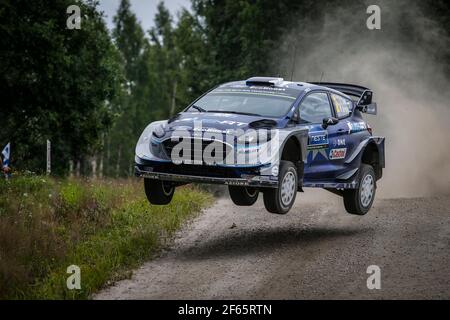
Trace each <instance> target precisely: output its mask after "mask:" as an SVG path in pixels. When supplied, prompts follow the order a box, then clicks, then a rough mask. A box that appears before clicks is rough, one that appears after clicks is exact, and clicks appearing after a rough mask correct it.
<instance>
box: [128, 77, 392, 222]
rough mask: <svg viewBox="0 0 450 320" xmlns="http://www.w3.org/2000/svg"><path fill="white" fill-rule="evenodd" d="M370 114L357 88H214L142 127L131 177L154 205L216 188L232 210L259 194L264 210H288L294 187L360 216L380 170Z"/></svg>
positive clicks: (268, 84)
mask: <svg viewBox="0 0 450 320" xmlns="http://www.w3.org/2000/svg"><path fill="white" fill-rule="evenodd" d="M350 97H353V98H350ZM376 110H377V107H376V104H375V103H373V102H372V91H371V90H370V89H367V88H364V87H361V86H356V85H350V84H336V83H304V82H290V81H284V80H283V79H281V78H268V77H254V78H250V79H247V80H245V81H237V82H230V83H226V84H222V85H219V86H217V87H215V88H213V89H212V90H210V91H208V92H207V93H205V94H204V95H203V96H201V97H199V98H198V99H197V100H195V101H194V102H193V103H192V104H190V105H189V106H188V107H187V108H186V109H185V110H184V111H183V112H180V113H178V114H176V115H175V116H174V117H172V118H171V119H169V120H163V121H156V122H153V123H151V124H149V125H148V126H147V128H146V129H145V130H144V132H143V133H142V135H141V137H140V139H139V141H138V143H137V146H136V157H135V173H136V175H137V176H139V177H143V178H145V179H144V180H145V184H144V185H145V190H146V194H147V196H148V198H149V201H150V202H151V203H153V204H167V203H169V202H170V200H171V199H172V196H173V192H174V190H175V187H176V186H179V185H182V184H186V183H213V184H216V183H217V184H225V185H228V186H229V191H230V196H231V198H232V200H233V202H234V203H235V204H237V205H251V204H253V203H254V202H255V201H256V199H257V197H258V194H259V193H260V192H262V193H263V194H264V204H265V206H266V208H267V210H268V211H270V212H273V213H286V212H287V211H289V209H290V208H291V207H292V205H293V203H294V201H295V195H296V193H297V191H302V190H303V188H304V187H315V188H324V189H326V190H329V191H331V192H333V193H336V194H339V195H342V196H343V198H344V204H345V208H346V209H347V211H348V212H350V213H354V214H365V213H367V211H368V210H369V209H370V207H371V205H372V203H373V200H374V196H375V190H376V181H377V180H379V179H380V178H381V176H382V169H383V168H384V166H385V164H384V137H378V136H373V135H372V129H371V127H370V126H369V125H368V124H367V123H366V122H365V120H364V119H363V116H362V113H369V114H376Z"/></svg>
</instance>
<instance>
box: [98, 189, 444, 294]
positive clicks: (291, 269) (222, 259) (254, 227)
mask: <svg viewBox="0 0 450 320" xmlns="http://www.w3.org/2000/svg"><path fill="white" fill-rule="evenodd" d="M317 192H318V191H316V190H311V189H307V191H306V193H304V194H302V193H299V194H298V195H297V200H296V204H295V207H294V208H293V209H292V210H291V211H290V212H289V213H288V214H287V215H273V214H270V213H268V212H267V211H265V210H264V207H263V204H262V201H261V200H262V197H261V199H259V200H258V202H257V204H255V205H254V206H252V207H237V206H235V205H233V204H232V202H231V201H230V200H228V199H227V198H223V199H219V200H218V201H217V203H216V204H215V205H214V206H213V207H211V208H209V209H207V210H205V211H204V212H203V213H202V214H201V215H200V216H199V217H197V218H196V219H194V220H193V221H192V222H191V223H190V224H189V225H187V226H186V227H185V228H184V229H183V230H181V231H180V232H179V233H178V234H177V237H176V239H175V240H174V241H173V243H172V245H171V246H170V247H169V248H167V250H166V251H164V252H163V253H162V254H161V256H160V257H159V258H156V259H155V260H153V261H151V262H148V263H146V264H144V265H143V266H142V267H141V268H139V269H138V270H135V272H134V273H133V276H132V278H131V279H129V280H123V281H120V282H118V283H116V284H115V285H114V286H112V287H110V288H107V289H106V290H104V291H102V292H100V293H99V294H98V295H96V296H95V297H94V298H96V299H380V298H381V299H386V298H394V299H397V298H400V299H416V298H417V299H431V298H437V299H450V196H442V197H436V198H421V199H376V200H375V203H374V207H373V208H372V210H371V211H370V212H369V213H368V214H367V215H366V216H363V217H359V216H352V215H349V214H347V213H346V212H345V210H344V207H343V204H342V202H341V200H340V198H339V197H337V196H335V195H332V194H330V193H327V192H325V191H319V192H320V193H319V194H317ZM260 196H261V195H260ZM311 196H313V197H315V199H311ZM369 265H378V266H379V267H380V268H381V289H380V290H376V289H375V290H369V289H367V285H366V281H367V277H368V276H369V275H368V274H367V273H366V271H367V267H368V266H369Z"/></svg>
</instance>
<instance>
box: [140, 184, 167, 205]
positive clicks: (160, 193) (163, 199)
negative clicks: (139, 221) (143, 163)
mask: <svg viewBox="0 0 450 320" xmlns="http://www.w3.org/2000/svg"><path fill="white" fill-rule="evenodd" d="M144 189H145V195H146V196H147V199H148V201H149V202H150V203H151V204H158V205H164V204H169V203H170V201H172V198H173V194H174V192H175V186H174V185H173V184H172V183H170V182H168V181H161V180H154V179H147V178H145V179H144Z"/></svg>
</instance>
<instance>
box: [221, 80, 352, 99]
mask: <svg viewBox="0 0 450 320" xmlns="http://www.w3.org/2000/svg"><path fill="white" fill-rule="evenodd" d="M233 87H248V88H249V87H264V88H267V89H269V88H273V89H274V90H277V89H283V88H284V89H290V90H289V91H290V92H296V95H297V97H299V96H300V95H301V94H303V93H304V92H305V91H306V92H309V91H311V90H324V91H328V92H333V93H337V94H340V95H343V96H345V97H347V98H348V99H351V98H350V97H349V96H347V95H346V94H344V93H342V92H340V91H337V90H334V89H331V88H328V87H324V86H320V85H317V84H312V83H308V82H297V81H285V80H284V79H283V78H275V77H252V78H249V79H247V80H240V81H232V82H226V83H223V84H220V85H219V86H218V87H217V88H233Z"/></svg>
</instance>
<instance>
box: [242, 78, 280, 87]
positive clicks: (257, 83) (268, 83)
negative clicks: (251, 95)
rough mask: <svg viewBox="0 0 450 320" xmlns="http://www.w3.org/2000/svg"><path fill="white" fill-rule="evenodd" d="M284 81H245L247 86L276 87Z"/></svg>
mask: <svg viewBox="0 0 450 320" xmlns="http://www.w3.org/2000/svg"><path fill="white" fill-rule="evenodd" d="M283 81H284V79H283V78H272V77H252V78H248V79H247V80H245V84H246V85H247V86H277V85H280V84H281V83H282V82H283Z"/></svg>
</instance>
